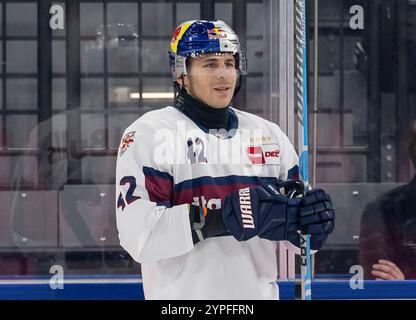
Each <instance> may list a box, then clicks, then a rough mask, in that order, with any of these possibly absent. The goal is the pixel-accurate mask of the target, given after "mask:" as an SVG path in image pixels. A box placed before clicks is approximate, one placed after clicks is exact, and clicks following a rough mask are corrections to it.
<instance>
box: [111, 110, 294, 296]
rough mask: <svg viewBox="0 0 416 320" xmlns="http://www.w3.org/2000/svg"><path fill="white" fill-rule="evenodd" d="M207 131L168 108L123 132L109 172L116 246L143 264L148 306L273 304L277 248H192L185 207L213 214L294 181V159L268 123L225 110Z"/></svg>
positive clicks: (222, 240)
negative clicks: (242, 193)
mask: <svg viewBox="0 0 416 320" xmlns="http://www.w3.org/2000/svg"><path fill="white" fill-rule="evenodd" d="M230 117H231V129H230V130H229V131H228V132H221V131H220V132H208V131H207V130H206V129H204V128H203V127H200V126H198V125H197V124H196V123H195V122H193V121H192V120H191V119H189V118H188V117H187V116H186V115H184V114H183V113H182V112H181V111H179V110H178V109H176V108H173V107H166V108H163V109H159V110H155V111H151V112H148V113H146V114H144V115H143V116H141V117H140V118H139V119H137V120H136V121H135V122H134V123H133V124H132V125H130V126H129V127H128V128H127V129H126V130H125V132H124V135H123V138H122V141H121V145H120V149H119V153H118V158H117V173H116V183H117V186H116V217H117V228H118V232H119V238H120V244H121V246H122V247H123V248H124V249H125V250H126V251H127V252H128V253H129V254H130V255H131V256H132V257H133V259H134V260H136V261H137V262H139V263H141V267H142V276H143V286H144V293H145V298H146V299H172V300H176V299H278V298H279V292H278V287H277V285H276V283H275V281H276V279H277V262H276V247H277V243H276V242H273V241H268V240H264V239H260V238H259V237H254V238H252V239H250V240H248V241H245V242H239V241H237V240H236V239H234V238H233V237H232V236H230V235H228V236H221V237H215V238H208V239H206V240H203V241H201V242H199V243H197V244H196V245H195V246H194V245H193V241H192V234H191V227H190V222H189V207H188V204H191V203H195V204H199V205H202V206H205V207H207V208H210V209H219V208H221V206H222V204H223V200H224V198H225V197H226V196H227V195H228V194H230V193H231V192H232V191H236V190H238V189H240V188H244V187H251V186H257V185H260V184H262V183H265V182H270V181H276V179H286V178H298V157H297V154H296V152H295V150H294V148H293V146H292V144H291V143H290V141H289V139H288V138H287V136H286V135H285V134H284V133H283V132H282V130H281V129H280V128H279V127H278V126H277V125H276V124H274V123H272V122H270V121H267V120H264V119H262V118H260V117H258V116H255V115H252V114H249V113H246V112H242V111H239V110H236V109H233V108H230Z"/></svg>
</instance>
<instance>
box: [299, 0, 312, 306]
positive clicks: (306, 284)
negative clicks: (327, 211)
mask: <svg viewBox="0 0 416 320" xmlns="http://www.w3.org/2000/svg"><path fill="white" fill-rule="evenodd" d="M305 5H306V4H305V0H295V15H296V19H295V21H296V26H295V30H296V31H295V34H296V93H297V118H298V124H299V127H298V128H299V129H300V130H299V133H300V135H299V146H300V147H301V148H300V160H299V162H300V163H299V164H300V175H301V177H302V180H303V182H304V184H305V191H306V190H308V188H309V170H308V168H309V165H308V156H309V154H308V95H307V93H308V90H307V88H308V86H307V76H308V73H307V70H308V69H307V60H306V59H307V56H306V41H307V40H306V8H305ZM300 244H301V247H300V250H301V286H302V300H311V282H312V280H311V261H310V235H304V234H302V233H300Z"/></svg>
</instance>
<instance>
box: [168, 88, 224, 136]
mask: <svg viewBox="0 0 416 320" xmlns="http://www.w3.org/2000/svg"><path fill="white" fill-rule="evenodd" d="M175 89H176V91H177V93H178V95H177V97H176V99H175V107H176V108H177V109H179V110H180V111H182V112H183V113H184V114H186V115H187V116H188V117H189V118H190V119H191V120H192V121H194V122H196V123H197V124H200V125H202V126H203V127H205V128H206V129H208V130H210V129H215V130H220V129H226V130H228V129H229V126H230V112H229V106H227V107H225V108H221V109H215V108H212V107H210V106H209V105H207V104H205V103H203V102H201V101H198V100H196V99H195V98H193V97H192V96H191V95H189V94H188V93H187V92H186V90H184V89H182V88H181V87H180V86H179V84H178V83H177V82H175Z"/></svg>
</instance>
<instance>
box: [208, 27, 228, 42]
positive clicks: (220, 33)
mask: <svg viewBox="0 0 416 320" xmlns="http://www.w3.org/2000/svg"><path fill="white" fill-rule="evenodd" d="M208 38H209V39H226V38H227V32H226V31H225V30H224V29H221V28H220V27H215V28H212V29H210V30H208Z"/></svg>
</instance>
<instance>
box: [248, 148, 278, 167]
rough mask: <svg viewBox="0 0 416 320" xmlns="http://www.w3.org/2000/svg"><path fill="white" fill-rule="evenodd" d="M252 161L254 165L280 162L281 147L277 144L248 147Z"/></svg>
mask: <svg viewBox="0 0 416 320" xmlns="http://www.w3.org/2000/svg"><path fill="white" fill-rule="evenodd" d="M247 154H248V157H249V159H250V162H251V163H252V164H254V165H264V164H280V149H279V146H278V145H277V144H264V145H262V146H249V147H247Z"/></svg>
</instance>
